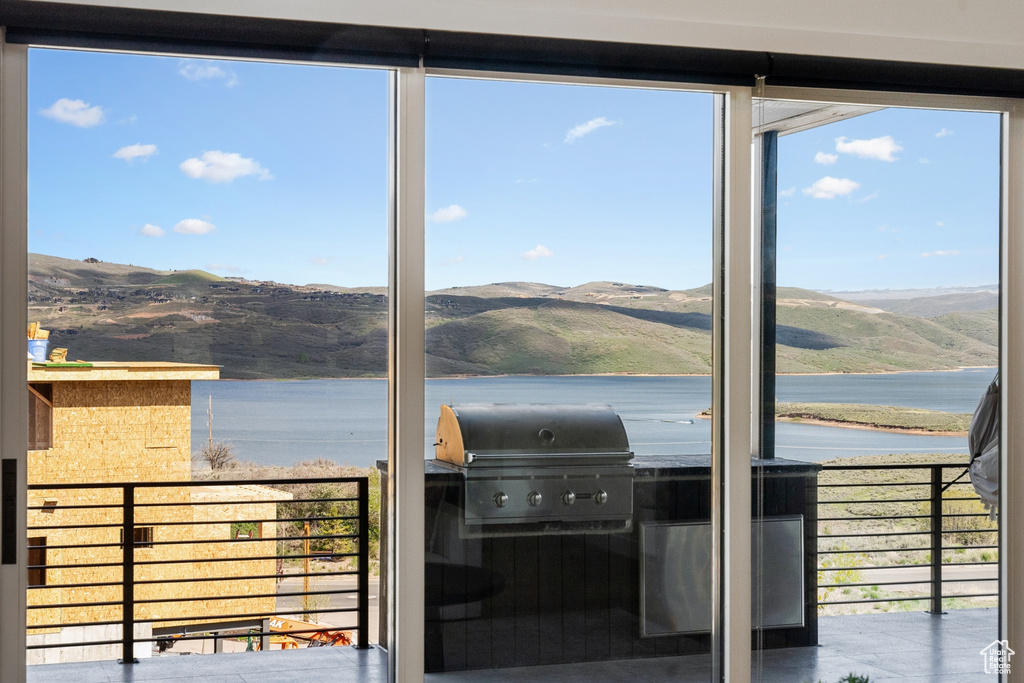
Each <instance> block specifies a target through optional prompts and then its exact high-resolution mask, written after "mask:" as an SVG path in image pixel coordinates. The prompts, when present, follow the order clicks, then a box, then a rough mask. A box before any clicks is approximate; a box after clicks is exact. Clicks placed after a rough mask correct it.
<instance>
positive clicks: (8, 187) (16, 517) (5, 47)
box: [0, 30, 28, 683]
mask: <svg viewBox="0 0 1024 683" xmlns="http://www.w3.org/2000/svg"><path fill="white" fill-rule="evenodd" d="M3 38H4V37H3V35H2V30H0V293H2V297H0V458H2V459H3V462H4V463H5V464H7V465H8V467H10V466H11V465H13V466H14V467H15V468H16V470H15V477H14V479H15V481H14V484H15V487H16V496H15V499H14V501H13V509H12V508H11V507H8V506H7V505H5V506H4V509H2V510H0V520H2V521H0V524H2V527H3V535H4V536H5V538H4V540H5V541H6V542H12V541H13V543H14V544H15V549H16V558H15V559H16V561H15V563H14V564H3V565H0V683H22V682H23V681H24V680H25V591H26V589H27V585H26V584H27V582H28V578H27V575H26V569H25V565H26V555H27V549H26V544H27V540H26V538H27V532H26V523H27V522H26V512H25V506H26V505H27V504H28V503H27V497H26V493H27V492H26V488H25V487H26V483H27V474H26V472H27V469H26V468H27V460H28V458H27V451H26V445H27V444H28V391H27V390H26V382H27V379H28V376H27V373H26V363H25V361H26V351H27V346H26V343H25V326H26V324H27V321H28V312H27V300H28V204H27V200H28V144H27V140H26V136H27V131H28V128H27V122H26V116H27V110H28V104H27V93H28V88H27V80H28V68H27V67H28V50H27V48H26V46H24V45H10V44H7V43H6V42H4V39H3ZM8 484H10V482H8ZM11 522H13V524H11ZM11 534H13V539H10V536H11ZM7 559H10V558H5V560H7Z"/></svg>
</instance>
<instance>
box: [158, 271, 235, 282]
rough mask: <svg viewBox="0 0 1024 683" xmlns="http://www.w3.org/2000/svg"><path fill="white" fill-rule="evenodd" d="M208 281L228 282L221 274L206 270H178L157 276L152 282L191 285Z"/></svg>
mask: <svg viewBox="0 0 1024 683" xmlns="http://www.w3.org/2000/svg"><path fill="white" fill-rule="evenodd" d="M206 282H227V280H226V279H225V278H222V277H221V276H220V275H214V274H213V273H207V272H206V271H205V270H178V271H175V272H173V273H171V274H170V275H165V276H164V277H161V278H157V279H156V280H153V282H151V283H150V284H153V285H190V284H203V283H206Z"/></svg>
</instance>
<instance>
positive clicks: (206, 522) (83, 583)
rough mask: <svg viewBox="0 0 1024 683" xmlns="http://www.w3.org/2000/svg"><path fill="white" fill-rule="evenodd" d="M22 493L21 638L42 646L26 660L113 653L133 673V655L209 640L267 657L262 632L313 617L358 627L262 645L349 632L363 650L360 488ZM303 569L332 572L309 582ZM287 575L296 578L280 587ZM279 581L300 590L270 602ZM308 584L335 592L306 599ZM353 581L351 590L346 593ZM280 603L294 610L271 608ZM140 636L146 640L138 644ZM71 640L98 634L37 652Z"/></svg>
mask: <svg viewBox="0 0 1024 683" xmlns="http://www.w3.org/2000/svg"><path fill="white" fill-rule="evenodd" d="M282 487H285V488H287V487H293V488H296V489H297V490H298V491H306V492H307V494H306V495H307V497H296V496H294V495H291V494H289V493H287V492H285V491H284V490H282ZM311 487H319V490H317V489H316V488H311ZM28 490H29V502H30V505H29V507H28V510H29V525H28V530H29V534H28V535H29V545H28V550H29V565H28V572H29V584H30V585H29V594H28V605H27V609H28V633H29V634H30V635H39V636H40V638H36V640H37V641H38V640H42V641H43V642H30V644H29V645H28V649H29V650H33V649H46V648H57V647H60V648H66V647H89V646H92V647H101V646H116V645H120V646H121V647H120V652H121V661H122V662H126V663H128V662H133V661H136V660H135V659H134V656H133V655H134V648H135V644H136V643H161V644H166V643H168V642H172V641H173V642H178V641H185V640H203V639H211V638H212V639H213V640H214V644H215V648H214V649H215V651H219V650H218V648H217V644H218V642H221V641H222V640H223V639H225V638H229V637H234V638H240V639H247V638H248V640H249V643H250V644H251V643H252V639H253V638H258V639H259V642H260V643H261V644H262V649H267V647H268V643H269V640H270V638H269V637H270V635H271V631H270V628H269V622H270V620H271V619H273V618H275V617H284V618H289V619H293V620H299V621H301V620H302V619H303V618H305V619H307V620H316V619H318V618H319V615H321V614H330V615H333V616H336V617H338V618H343V617H344V618H345V619H346V621H347V620H350V619H351V617H352V615H354V616H355V623H354V624H352V623H350V624H346V625H321V624H316V625H315V626H316V627H315V628H314V627H305V626H301V627H300V628H297V629H292V630H282V629H280V628H278V629H275V630H273V632H272V633H273V635H275V636H286V635H294V636H297V637H305V638H311V634H314V633H325V632H328V631H333V632H338V631H348V632H352V631H354V632H355V633H356V638H355V639H353V645H354V646H355V647H358V648H366V647H368V646H369V645H368V637H369V546H370V541H369V528H370V524H369V484H368V479H367V478H366V477H343V478H323V479H263V480H254V481H234V480H208V481H180V482H177V481H176V482H133V483H116V484H115V483H102V484H99V483H97V484H63V483H61V484H32V485H30V486H29V487H28ZM311 490H312V491H313V493H312V494H309V493H308V492H309V491H311ZM301 495H302V494H301V493H300V496H301ZM33 503H38V504H33ZM126 548H127V550H126ZM311 560H317V561H318V563H319V564H321V565H323V564H325V560H326V561H328V562H330V564H331V567H330V568H329V570H327V571H311V569H310V561H311ZM285 565H293V566H289V567H288V569H290V570H293V571H290V572H288V573H286V574H283V573H282V572H283V571H284V567H285ZM283 578H301V579H303V589H302V590H298V591H282V590H280V583H281V581H282V579H283ZM311 578H312V579H314V580H315V581H323V580H328V581H333V582H334V583H336V584H341V585H340V586H336V587H333V588H331V589H328V590H321V589H319V587H316V586H314V589H313V590H311V589H310V586H309V581H310V579H311ZM352 578H354V579H355V585H354V587H351V586H350V585H346V584H351V579H352ZM335 596H346V597H354V598H355V605H354V606H349V605H351V603H348V604H346V605H344V606H342V605H333V604H331V600H332V598H333V597H335ZM282 599H284V600H282ZM286 602H292V603H294V604H293V605H292V606H291V608H285V609H282V608H281V607H279V605H280V604H281V603H286ZM139 625H142V627H143V630H144V631H146V633H143V634H142V635H141V636H140V635H137V634H136V627H137V626H139ZM117 626H120V634H118V636H119V637H114V636H112V635H111V632H110V631H111V629H114V630H116V627H117ZM70 627H83V628H86V627H100V628H101V629H102V628H103V627H108V628H107V629H106V630H107V633H106V634H105V635H101V636H100V637H98V638H96V637H94V638H93V639H91V640H88V639H81V640H78V641H77V642H60V639H56V642H46V641H47V638H46V637H45V636H46V635H47V634H53V633H59V631H60V630H61V629H67V628H70ZM94 632H95V631H94ZM171 634H173V635H171ZM50 640H51V641H52V640H54V639H50ZM111 658H112V657H111Z"/></svg>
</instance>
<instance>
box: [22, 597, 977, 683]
mask: <svg viewBox="0 0 1024 683" xmlns="http://www.w3.org/2000/svg"><path fill="white" fill-rule="evenodd" d="M996 619H997V611H996V610H995V609H994V608H993V609H964V610H951V611H950V612H949V613H948V614H946V615H943V616H941V617H938V616H931V615H929V614H925V613H922V612H900V613H887V614H866V615H855V616H837V617H822V618H821V619H820V620H819V632H820V642H821V645H820V646H818V647H808V648H790V649H785V650H770V651H766V652H765V653H764V655H763V660H762V664H763V668H762V671H761V676H760V677H758V676H757V672H756V671H755V676H754V678H753V680H755V681H757V680H760V681H763V682H764V683H799V682H801V681H813V682H817V681H818V680H821V681H823V682H824V683H834V682H835V681H837V680H838V679H839V678H840V677H841V676H845V675H847V674H849V673H856V674H859V675H867V676H870V678H871V682H872V683H893V682H897V681H898V682H900V683H953V682H954V681H955V682H956V683H972V682H973V681H978V682H979V683H980V682H985V683H988V682H990V681H992V680H993V677H992V676H991V675H987V674H985V673H984V670H983V661H982V657H981V655H980V654H979V651H980V650H981V649H982V648H983V647H985V646H986V645H988V644H989V643H990V642H992V641H993V640H995V639H996V633H997V623H996ZM755 666H756V661H755ZM386 673H387V655H386V653H385V652H384V651H383V650H380V649H379V648H373V649H370V650H355V649H352V648H349V647H334V648H315V649H305V650H297V651H286V652H282V651H270V652H265V653H259V652H249V653H235V654H222V655H194V656H171V657H154V658H152V659H144V660H142V661H141V662H140V663H139V664H134V665H131V666H122V665H120V664H117V663H116V662H87V663H81V664H46V665H40V666H32V667H29V669H28V681H29V683H50V682H52V681H61V680H65V681H75V682H76V683H100V682H103V683H106V682H109V681H119V682H121V683H128V682H135V681H146V682H147V683H184V682H185V681H203V682H204V683H318V682H319V681H332V683H377V682H381V683H383V682H384V681H386V680H387V675H386ZM709 677H710V663H709V659H708V657H707V655H701V656H696V657H666V658H662V659H645V660H631V661H615V662H595V663H583V664H572V665H559V666H541V667H522V668H515V669H488V670H483V671H464V672H457V673H447V674H431V675H428V676H427V677H426V678H427V681H428V683H448V682H449V681H450V682H452V683H456V682H460V683H461V682H469V681H472V682H473V683H506V682H508V683H512V682H523V683H525V682H526V681H537V680H544V681H547V682H548V683H577V682H579V681H609V682H614V681H622V682H628V683H643V682H648V683H662V682H664V681H673V683H688V682H693V683H698V682H700V683H703V682H704V681H707V680H708V679H709Z"/></svg>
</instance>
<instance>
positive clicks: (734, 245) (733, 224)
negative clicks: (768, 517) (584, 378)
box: [721, 89, 756, 683]
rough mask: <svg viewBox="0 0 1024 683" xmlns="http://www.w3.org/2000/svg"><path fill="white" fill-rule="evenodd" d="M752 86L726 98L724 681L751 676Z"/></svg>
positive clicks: (744, 681) (739, 682)
mask: <svg viewBox="0 0 1024 683" xmlns="http://www.w3.org/2000/svg"><path fill="white" fill-rule="evenodd" d="M751 106H752V98H751V91H750V90H745V89H738V90H734V91H730V92H729V93H728V95H727V96H726V98H725V158H726V163H725V197H724V206H725V217H724V233H725V234H724V264H723V265H724V268H725V278H724V280H725V282H724V291H723V296H724V297H725V301H724V302H723V303H724V313H725V320H724V325H723V340H722V348H723V356H724V357H723V363H722V371H723V373H724V376H723V378H722V381H723V387H724V409H725V410H724V415H722V416H721V419H722V420H723V421H724V425H723V430H724V431H723V435H722V445H723V454H722V460H721V461H722V475H721V482H722V500H723V505H722V508H721V509H722V522H721V523H722V529H723V532H724V534H723V536H724V537H723V539H722V562H723V566H724V575H723V577H722V578H723V580H722V587H721V590H722V610H723V622H724V623H723V625H722V655H723V673H724V680H726V681H728V682H729V683H748V682H749V681H750V657H751V650H750V625H751V618H750V566H751V565H750V563H751V558H750V533H751V529H750V526H751V516H750V505H751V503H750V473H751V462H750V458H751V453H752V448H753V444H752V441H751V431H752V428H751V425H752V421H753V420H754V415H753V412H752V409H753V406H754V403H755V401H754V395H753V392H752V384H751V376H752V373H753V353H754V349H755V346H756V345H755V343H754V342H755V333H754V325H753V320H754V296H753V295H754V265H755V264H754V262H753V246H752V245H753V229H752V224H751V223H752V221H751V206H752V205H753V201H752V194H751V173H752V161H751V126H752V113H751Z"/></svg>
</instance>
